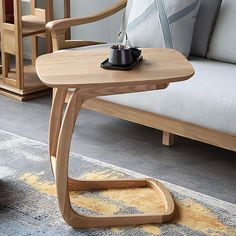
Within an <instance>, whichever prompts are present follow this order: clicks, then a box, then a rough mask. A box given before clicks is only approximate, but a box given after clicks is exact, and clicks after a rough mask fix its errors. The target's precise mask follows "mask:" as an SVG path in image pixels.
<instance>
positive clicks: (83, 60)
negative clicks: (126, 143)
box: [36, 49, 194, 228]
mask: <svg viewBox="0 0 236 236" xmlns="http://www.w3.org/2000/svg"><path fill="white" fill-rule="evenodd" d="M108 53H109V49H100V50H88V51H74V52H73V51H71V52H61V53H60V52H59V53H54V54H49V55H44V56H41V57H39V58H38V59H37V61H36V70H37V73H38V75H39V77H40V79H41V80H42V82H43V83H45V84H46V85H47V86H49V87H52V88H55V90H56V91H55V94H54V99H53V104H52V110H51V118H50V130H49V152H50V156H51V163H52V169H53V173H54V176H55V180H56V188H57V197H58V202H59V207H60V211H61V213H62V216H63V218H64V220H65V221H66V222H67V223H68V224H69V225H70V226H72V227H74V228H97V227H111V226H121V225H131V224H147V223H161V222H168V221H170V220H171V219H172V216H173V213H174V202H173V199H172V196H171V194H170V193H169V191H168V190H167V189H166V188H165V186H164V185H163V184H161V183H160V182H159V181H158V180H154V179H134V180H130V179H129V180H102V181H101V180H98V181H94V180H91V181H87V180H81V179H72V178H70V177H69V173H68V162H69V153H70V145H71V138H72V133H73V129H74V126H75V122H76V118H77V115H78V112H79V110H80V109H81V106H82V104H83V103H84V102H86V100H88V99H90V98H93V97H97V96H106V95H113V94H123V93H133V92H143V91H150V90H158V89H165V88H167V87H168V85H169V84H170V83H173V82H178V81H183V80H187V79H189V78H190V77H191V76H192V75H193V74H194V70H193V68H192V66H191V64H190V63H189V62H188V61H187V59H185V57H184V56H183V55H181V54H180V53H179V52H176V51H174V50H171V49H143V56H144V61H143V62H142V63H141V64H139V65H138V66H137V67H136V68H134V69H133V70H132V71H109V70H104V69H102V68H100V62H101V61H103V60H104V59H105V58H106V57H107V55H108ZM68 89H73V93H72V95H71V97H70V99H69V103H68V105H67V107H66V110H65V112H64V114H63V110H64V105H65V99H66V94H67V91H68ZM137 187H148V188H152V189H153V190H155V191H159V192H161V195H162V200H163V202H164V205H165V214H164V215H160V214H150V215H148V214H147V215H145V214H144V215H121V216H120V215H119V216H100V215H99V216H87V215H83V214H79V213H77V212H76V211H75V210H74V209H73V208H72V206H71V202H70V196H69V192H70V191H91V190H103V189H121V188H137ZM144 204H145V203H144Z"/></svg>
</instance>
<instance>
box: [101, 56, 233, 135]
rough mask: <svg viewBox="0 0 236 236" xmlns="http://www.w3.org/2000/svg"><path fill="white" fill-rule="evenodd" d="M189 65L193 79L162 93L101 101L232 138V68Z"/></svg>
mask: <svg viewBox="0 0 236 236" xmlns="http://www.w3.org/2000/svg"><path fill="white" fill-rule="evenodd" d="M191 63H192V64H193V67H194V68H195V71H196V73H195V76H194V77H193V78H192V79H190V80H188V81H185V82H179V83H174V84H171V85H170V86H169V87H168V88H167V89H165V90H159V91H151V92H142V93H133V94H123V95H113V96H107V97H101V98H102V99H104V100H108V101H111V102H115V103H118V104H121V105H125V106H129V107H133V108H136V109H141V110H144V111H147V112H152V113H156V114H158V115H163V116H166V117H170V118H174V119H178V120H181V121H184V122H188V123H191V124H195V125H199V126H202V127H206V128H210V129H213V130H218V131H221V132H225V133H229V134H234V135H236V102H235V101H236V92H235V88H236V66H235V65H232V64H228V63H222V62H216V61H211V60H207V59H200V58H192V59H191Z"/></svg>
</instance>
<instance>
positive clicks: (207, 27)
mask: <svg viewBox="0 0 236 236" xmlns="http://www.w3.org/2000/svg"><path fill="white" fill-rule="evenodd" d="M221 2H222V0H201V5H200V9H199V12H198V15H197V20H196V23H195V27H194V31H193V42H192V48H191V53H190V55H192V56H200V57H206V53H207V49H208V46H209V41H210V38H211V35H212V32H213V29H214V26H215V22H216V19H217V16H218V13H219V10H220V6H221Z"/></svg>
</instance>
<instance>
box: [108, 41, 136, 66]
mask: <svg viewBox="0 0 236 236" xmlns="http://www.w3.org/2000/svg"><path fill="white" fill-rule="evenodd" d="M108 62H109V63H111V64H112V65H114V66H127V65H130V64H132V63H133V57H132V52H131V48H130V47H128V46H125V45H113V46H112V47H111V49H110V56H109V59H108Z"/></svg>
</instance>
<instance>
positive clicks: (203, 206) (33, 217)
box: [0, 131, 236, 236]
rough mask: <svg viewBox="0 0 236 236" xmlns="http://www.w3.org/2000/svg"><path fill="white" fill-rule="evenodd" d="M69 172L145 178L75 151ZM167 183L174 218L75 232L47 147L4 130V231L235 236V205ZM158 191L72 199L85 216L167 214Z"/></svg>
mask: <svg viewBox="0 0 236 236" xmlns="http://www.w3.org/2000/svg"><path fill="white" fill-rule="evenodd" d="M70 172H71V174H72V176H76V177H78V175H77V174H76V173H78V174H79V176H80V177H82V178H86V179H99V178H134V177H144V176H142V175H140V174H138V173H134V172H131V171H128V170H125V169H121V168H119V167H115V166H112V165H109V164H106V163H103V162H100V161H97V160H93V159H90V158H88V157H84V156H80V155H78V154H75V153H72V154H71V162H70ZM164 184H165V185H166V186H167V187H168V188H169V189H170V191H171V193H172V194H173V196H174V200H175V203H176V207H177V212H176V215H175V217H174V220H173V222H171V223H168V224H161V225H158V224H156V225H142V226H130V227H120V228H109V229H94V230H74V229H72V228H70V227H69V226H67V225H66V224H65V223H64V221H63V219H62V218H61V215H60V213H59V210H58V206H57V198H56V192H55V186H54V180H53V177H52V174H51V169H50V163H49V158H48V147H47V145H45V144H42V143H39V142H36V141H33V140H29V139H26V138H23V137H19V136H16V135H13V134H10V133H7V132H4V131H0V235H4V236H5V235H14V236H15V235H86V236H87V235H91V236H93V235H98V236H103V235H104V236H105V235H106V236H110V235H111V236H112V235H118V236H126V235H131V236H132V235H135V236H145V235H147V236H149V235H171V236H172V235H177V236H178V235H193V236H195V235H196V236H197V235H199V236H200V235H219V236H223V235H230V236H233V235H236V206H235V205H233V204H230V203H227V202H223V201H221V200H218V199H214V198H211V197H209V196H205V195H202V194H199V193H197V192H193V191H190V190H188V189H185V188H181V187H179V186H176V185H173V184H170V183H166V182H164ZM216 184H217V183H216ZM154 194H155V193H154V192H152V190H149V189H143V188H142V189H133V190H131V189H127V190H121V191H119V190H109V191H100V192H91V193H87V192H86V193H85V192H84V193H80V194H76V193H72V194H71V201H72V203H73V207H74V208H76V210H78V211H80V212H82V213H86V214H111V215H112V214H120V213H123V214H132V213H147V212H151V211H155V212H162V211H163V203H162V202H161V201H159V199H158V197H156V195H154ZM151 199H153V200H151Z"/></svg>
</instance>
